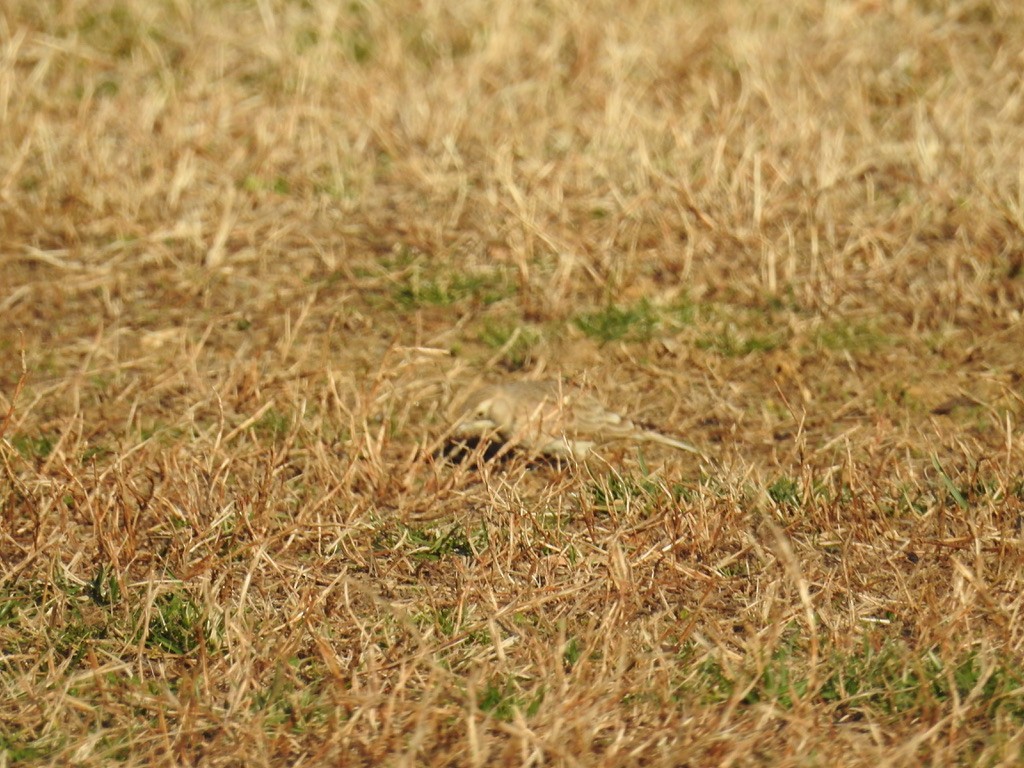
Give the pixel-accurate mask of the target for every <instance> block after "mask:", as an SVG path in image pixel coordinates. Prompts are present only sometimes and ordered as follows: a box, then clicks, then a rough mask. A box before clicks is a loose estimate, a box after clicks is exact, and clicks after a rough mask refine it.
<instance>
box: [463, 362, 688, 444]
mask: <svg viewBox="0 0 1024 768" xmlns="http://www.w3.org/2000/svg"><path fill="white" fill-rule="evenodd" d="M458 413H459V418H458V422H457V423H456V425H455V429H454V435H455V436H456V437H477V438H484V439H488V438H490V439H494V438H497V439H500V440H501V441H503V442H508V443H512V444H515V445H518V446H519V447H521V448H523V449H524V450H526V451H527V452H528V453H532V454H542V455H547V456H569V455H571V456H574V457H575V458H577V459H581V458H583V457H584V456H586V455H587V454H588V453H589V452H590V451H591V450H592V448H593V447H594V445H595V444H597V443H603V442H609V441H612V440H637V441H640V440H645V441H648V442H652V443H659V444H661V445H667V446H670V447H672V448H677V449H679V450H682V451H689V452H691V453H697V454H699V453H700V451H699V450H698V449H697V448H695V447H694V446H692V445H690V444H689V443H684V442H682V441H681V440H676V439H675V438H672V437H668V436H667V435H663V434H661V433H660V432H655V431H654V430H651V429H646V428H644V427H641V426H638V425H637V424H634V423H633V422H632V421H630V420H629V419H628V418H626V417H624V416H621V415H619V414H617V413H615V412H614V411H610V410H608V409H607V408H605V407H604V406H603V405H601V403H600V402H598V401H597V400H596V399H595V398H593V397H591V396H590V395H587V394H585V393H583V392H581V391H580V390H578V389H576V388H575V387H572V386H569V385H567V384H563V383H561V382H558V381H514V382H509V383H506V384H490V385H486V386H483V387H480V388H479V389H476V390H474V391H473V392H471V393H469V395H467V396H466V398H465V399H464V400H463V401H462V402H461V404H460V407H459V409H458Z"/></svg>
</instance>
